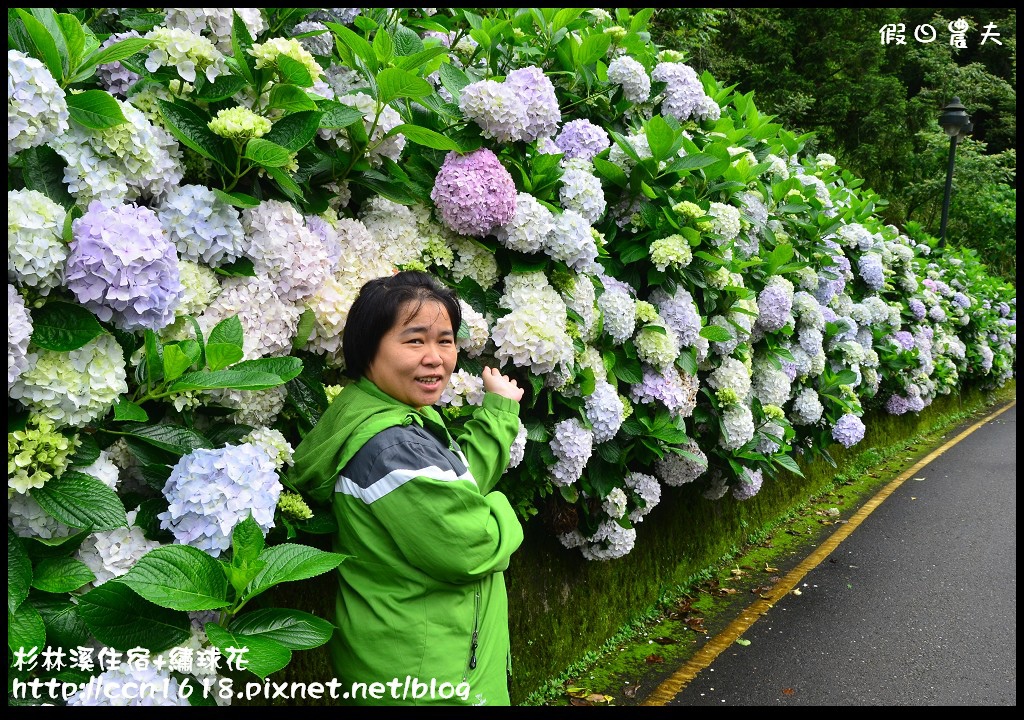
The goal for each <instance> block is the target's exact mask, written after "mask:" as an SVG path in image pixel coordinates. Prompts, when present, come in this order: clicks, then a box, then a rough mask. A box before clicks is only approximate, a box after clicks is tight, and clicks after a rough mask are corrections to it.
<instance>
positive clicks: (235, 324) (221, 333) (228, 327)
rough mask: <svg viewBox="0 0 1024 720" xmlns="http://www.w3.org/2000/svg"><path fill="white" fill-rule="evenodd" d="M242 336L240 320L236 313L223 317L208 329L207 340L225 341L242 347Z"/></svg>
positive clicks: (211, 342)
mask: <svg viewBox="0 0 1024 720" xmlns="http://www.w3.org/2000/svg"><path fill="white" fill-rule="evenodd" d="M244 336H245V334H244V331H243V330H242V321H241V320H239V319H238V316H237V315H232V316H230V317H226V318H224V319H223V320H221V321H220V322H219V323H217V324H216V325H214V326H213V330H211V331H210V337H209V338H208V342H209V343H210V344H213V343H225V344H228V345H235V346H237V347H242V345H243V343H244Z"/></svg>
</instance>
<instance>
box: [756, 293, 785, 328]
mask: <svg viewBox="0 0 1024 720" xmlns="http://www.w3.org/2000/svg"><path fill="white" fill-rule="evenodd" d="M757 310H758V316H757V324H758V325H760V326H761V327H762V328H763V329H764V330H765V331H767V332H774V331H775V330H781V329H782V328H783V327H785V325H786V323H788V322H789V321H791V320H792V319H793V295H792V293H787V292H786V289H785V288H783V287H780V286H779V285H768V286H767V287H766V288H765V289H764V290H762V291H761V292H760V293H758V295H757Z"/></svg>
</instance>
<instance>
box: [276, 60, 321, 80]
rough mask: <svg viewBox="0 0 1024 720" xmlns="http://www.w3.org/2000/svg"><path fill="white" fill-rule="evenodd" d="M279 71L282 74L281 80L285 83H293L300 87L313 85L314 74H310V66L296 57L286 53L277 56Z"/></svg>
mask: <svg viewBox="0 0 1024 720" xmlns="http://www.w3.org/2000/svg"><path fill="white" fill-rule="evenodd" d="M276 62H277V71H278V73H279V74H280V76H281V80H282V81H283V82H285V83H291V84H294V85H298V86H300V87H312V86H313V76H312V75H310V74H309V68H307V67H306V66H305V65H304V64H303V63H301V62H299V61H298V60H295V59H294V58H291V57H288V56H287V55H285V54H283V53H282V54H280V55H278V56H277V60H276Z"/></svg>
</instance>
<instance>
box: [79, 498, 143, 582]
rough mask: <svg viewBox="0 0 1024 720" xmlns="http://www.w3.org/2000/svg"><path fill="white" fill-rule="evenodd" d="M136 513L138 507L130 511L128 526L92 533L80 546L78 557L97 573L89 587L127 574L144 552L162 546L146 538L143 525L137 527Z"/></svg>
mask: <svg viewBox="0 0 1024 720" xmlns="http://www.w3.org/2000/svg"><path fill="white" fill-rule="evenodd" d="M137 515H138V511H136V510H131V511H129V512H128V527H120V528H114V529H113V530H102V531H100V532H95V533H91V534H90V535H89V536H88V537H86V539H85V540H84V541H83V542H82V545H81V547H79V548H78V552H77V554H76V557H77V558H78V559H79V560H81V561H82V562H83V563H85V564H86V565H87V566H88V567H89V569H90V570H92V574H93V575H95V576H96V579H95V580H93V581H92V582H91V583H90V587H99V586H100V585H102V584H103V583H105V582H107V581H108V580H113V579H114V578H117V577H121V576H122V575H125V574H126V573H127V572H128V571H129V570H131V569H132V567H134V566H135V563H137V562H138V561H139V559H140V558H141V557H142V556H143V555H145V554H146V553H148V552H149V551H150V550H155V549H156V548H158V547H161V543H159V542H156V541H155V540H147V539H146V536H145V534H144V533H143V532H142V528H140V527H136V525H135V518H136V516H137Z"/></svg>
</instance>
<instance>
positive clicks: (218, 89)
mask: <svg viewBox="0 0 1024 720" xmlns="http://www.w3.org/2000/svg"><path fill="white" fill-rule="evenodd" d="M199 77H202V78H203V81H202V83H201V85H200V86H199V87H198V89H197V90H196V92H195V94H194V95H193V97H194V98H196V99H197V100H202V101H203V102H207V103H211V102H219V101H221V100H227V99H228V98H232V97H234V96H235V95H237V94H238V92H239V91H240V90H242V89H244V88H246V87H247V86H248V85H249V83H248V82H246V80H245V78H244V77H241V76H239V75H220V76H218V77H217V79H216V80H214V81H213V82H210V81H209V80H206V76H205V75H202V74H200V75H199V76H198V77H197V80H198V78H199ZM276 87H277V86H275V88H276ZM271 95H273V90H271Z"/></svg>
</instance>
